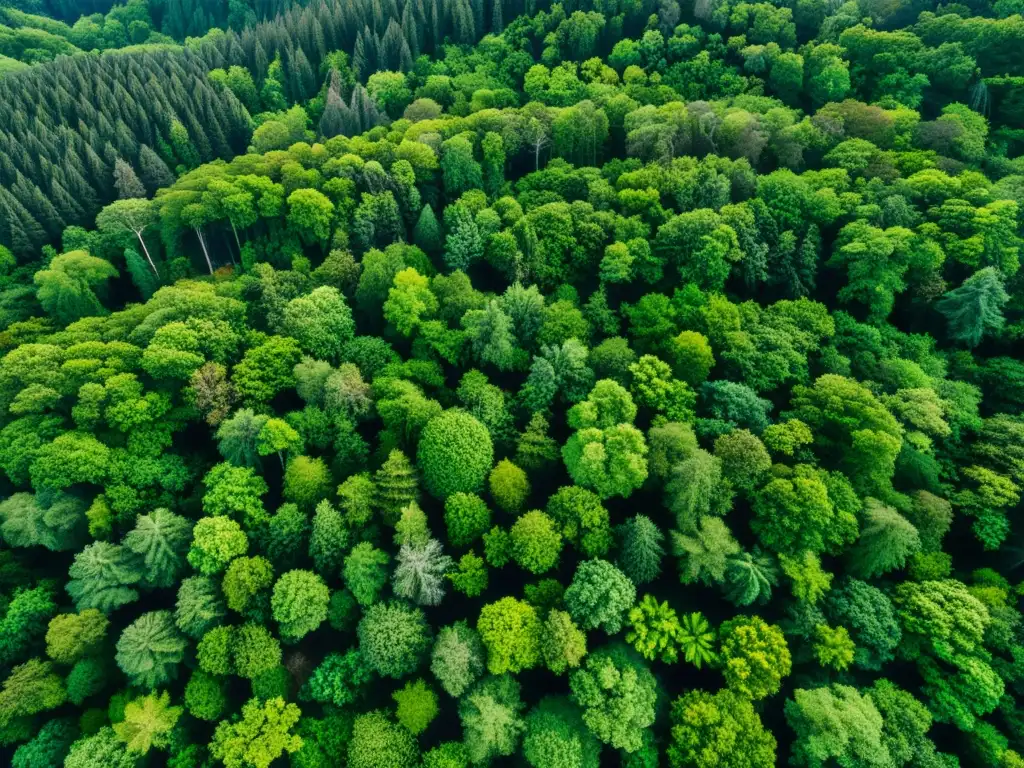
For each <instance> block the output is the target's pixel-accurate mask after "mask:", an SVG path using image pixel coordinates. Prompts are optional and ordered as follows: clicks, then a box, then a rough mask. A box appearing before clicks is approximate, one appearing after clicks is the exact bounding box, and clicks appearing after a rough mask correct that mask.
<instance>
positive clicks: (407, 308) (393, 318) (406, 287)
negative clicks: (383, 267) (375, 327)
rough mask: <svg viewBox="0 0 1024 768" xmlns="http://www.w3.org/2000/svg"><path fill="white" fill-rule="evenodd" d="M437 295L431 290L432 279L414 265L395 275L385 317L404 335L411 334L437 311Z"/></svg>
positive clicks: (386, 303) (389, 292)
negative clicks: (422, 273) (418, 270)
mask: <svg viewBox="0 0 1024 768" xmlns="http://www.w3.org/2000/svg"><path fill="white" fill-rule="evenodd" d="M437 310H438V303H437V297H435V296H434V294H433V293H431V291H430V281H429V280H428V279H427V278H426V277H424V276H423V275H421V274H420V273H419V272H417V271H416V270H415V269H413V268H412V267H407V268H406V269H403V270H402V271H401V272H399V273H398V274H397V275H395V282H394V286H393V287H392V288H391V289H390V290H389V291H388V298H387V301H385V302H384V319H385V320H387V321H388V322H389V323H391V325H393V326H394V327H395V328H396V329H397V330H398V332H399V333H400V334H402V335H403V336H411V335H412V334H413V332H414V331H415V330H416V328H417V327H418V326H419V325H420V324H421V323H422V322H424V321H426V320H429V319H431V317H432V316H433V315H434V314H435V313H436V312H437Z"/></svg>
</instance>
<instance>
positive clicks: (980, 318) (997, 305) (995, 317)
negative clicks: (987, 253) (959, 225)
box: [935, 267, 1010, 347]
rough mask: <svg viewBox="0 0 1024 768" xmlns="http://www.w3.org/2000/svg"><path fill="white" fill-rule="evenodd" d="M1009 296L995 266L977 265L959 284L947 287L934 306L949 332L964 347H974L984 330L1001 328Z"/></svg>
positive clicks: (984, 333) (996, 330) (987, 332)
mask: <svg viewBox="0 0 1024 768" xmlns="http://www.w3.org/2000/svg"><path fill="white" fill-rule="evenodd" d="M1009 299H1010V296H1009V294H1008V293H1007V292H1006V289H1005V288H1003V278H1002V276H1001V275H1000V274H999V270H997V269H996V268H995V267H985V268H984V269H979V270H978V271H977V272H975V273H974V274H973V275H971V276H970V277H969V278H967V279H966V280H964V282H963V284H962V285H961V286H960V287H959V288H955V289H953V290H952V291H948V292H947V293H946V294H945V295H944V296H943V297H942V298H941V299H940V300H939V301H937V302H936V303H935V308H936V309H937V310H938V311H939V312H941V313H942V314H943V315H944V316H945V318H946V321H947V323H949V335H950V336H951V337H952V338H953V339H954V340H955V341H958V342H960V343H962V344H966V345H967V346H968V347H976V346H978V344H980V343H981V340H982V338H983V337H984V336H985V335H986V334H995V333H998V332H999V331H1000V330H1002V328H1003V325H1004V324H1005V322H1006V320H1005V318H1004V317H1003V306H1004V305H1005V304H1006V302H1007V301H1009Z"/></svg>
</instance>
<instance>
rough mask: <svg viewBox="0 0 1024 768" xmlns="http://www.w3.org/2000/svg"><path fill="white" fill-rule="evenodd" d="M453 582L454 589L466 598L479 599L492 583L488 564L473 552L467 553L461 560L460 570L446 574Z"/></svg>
mask: <svg viewBox="0 0 1024 768" xmlns="http://www.w3.org/2000/svg"><path fill="white" fill-rule="evenodd" d="M445 578H447V579H449V580H451V582H452V587H453V588H454V589H455V590H456V591H457V592H461V593H462V594H464V595H465V596H466V597H477V596H478V595H480V594H481V593H482V592H483V591H484V590H485V589H487V584H488V582H489V581H490V578H489V576H488V575H487V562H486V561H485V560H484V559H483V558H482V557H478V556H477V555H476V554H474V553H473V552H467V553H466V554H464V555H463V556H462V557H460V558H459V564H458V568H457V570H455V571H452V572H450V573H446V574H445Z"/></svg>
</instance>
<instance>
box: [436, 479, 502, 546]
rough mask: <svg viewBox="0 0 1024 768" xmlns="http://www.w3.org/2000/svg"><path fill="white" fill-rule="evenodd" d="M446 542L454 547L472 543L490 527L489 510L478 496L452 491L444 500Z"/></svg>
mask: <svg viewBox="0 0 1024 768" xmlns="http://www.w3.org/2000/svg"><path fill="white" fill-rule="evenodd" d="M444 522H445V527H446V528H447V531H448V543H449V544H451V545H452V546H453V547H455V548H456V549H462V548H464V547H467V546H469V545H470V544H472V543H473V542H474V541H476V539H478V538H479V537H481V536H483V535H484V534H485V533H486V532H487V531H488V530H490V528H491V511H490V510H489V509H488V508H487V504H485V503H484V500H483V499H481V498H480V497H479V496H477V495H475V494H472V493H453V494H452V495H451V496H449V497H448V498H447V499H445V502H444Z"/></svg>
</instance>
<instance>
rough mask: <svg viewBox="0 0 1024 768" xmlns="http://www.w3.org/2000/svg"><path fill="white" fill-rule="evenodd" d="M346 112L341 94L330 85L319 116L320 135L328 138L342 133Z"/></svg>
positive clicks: (346, 116)
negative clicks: (321, 113) (325, 101)
mask: <svg viewBox="0 0 1024 768" xmlns="http://www.w3.org/2000/svg"><path fill="white" fill-rule="evenodd" d="M335 71H336V70H335ZM347 112H348V108H347V107H346V106H345V103H344V102H343V101H342V100H341V95H340V94H339V93H338V91H337V89H335V88H334V87H333V86H332V87H331V88H330V89H328V91H327V103H326V105H325V106H324V113H323V115H321V116H320V126H319V131H320V136H322V137H323V138H325V139H330V138H332V137H334V136H339V135H341V134H342V133H344V131H345V124H346V121H347V120H348V115H347Z"/></svg>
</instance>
